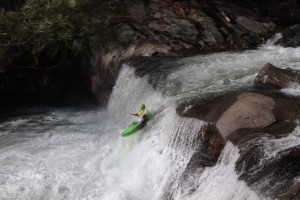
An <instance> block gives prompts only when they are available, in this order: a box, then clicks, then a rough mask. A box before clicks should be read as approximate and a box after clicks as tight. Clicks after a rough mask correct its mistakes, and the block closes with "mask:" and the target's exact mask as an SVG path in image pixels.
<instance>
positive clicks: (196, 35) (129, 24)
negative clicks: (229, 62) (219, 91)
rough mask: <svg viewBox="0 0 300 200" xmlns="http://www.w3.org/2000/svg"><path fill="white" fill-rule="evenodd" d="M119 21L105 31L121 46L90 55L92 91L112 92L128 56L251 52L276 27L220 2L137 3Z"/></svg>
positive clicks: (249, 11) (243, 6)
mask: <svg viewBox="0 0 300 200" xmlns="http://www.w3.org/2000/svg"><path fill="white" fill-rule="evenodd" d="M253 6H254V7H255V6H258V4H255V5H254V4H253ZM119 18H120V19H119V21H118V20H113V21H112V22H108V24H107V25H106V28H107V29H113V30H115V32H117V33H118V35H119V38H121V41H122V43H124V44H119V43H118V42H112V43H111V44H110V45H109V47H108V48H107V49H106V50H104V51H101V52H98V53H96V54H95V56H94V59H93V66H94V67H93V68H94V69H93V73H92V76H97V77H98V78H99V79H100V80H101V82H102V83H103V84H104V86H99V85H98V86H93V88H107V86H109V87H111V88H112V85H114V83H115V81H116V78H117V76H118V73H119V70H120V68H121V65H122V63H124V61H126V60H128V59H130V58H132V57H136V56H183V55H193V54H198V53H207V52H216V51H224V50H240V49H249V48H254V47H256V46H258V45H259V44H261V42H262V41H263V40H265V39H267V38H269V37H271V36H272V35H273V33H274V31H275V28H276V25H275V23H273V22H272V20H271V19H269V18H268V17H266V16H263V15H261V13H259V12H254V11H253V9H249V7H248V6H246V4H238V3H232V2H231V3H229V2H223V1H212V2H207V1H171V0H164V1H157V0H152V1H149V2H147V3H140V4H136V5H135V6H134V7H132V8H130V14H129V15H128V16H126V17H124V18H121V17H119ZM98 83H99V82H98ZM98 91H99V90H98ZM105 93H106V92H105ZM98 94H100V93H98ZM96 95H97V94H96ZM98 99H103V98H101V97H98Z"/></svg>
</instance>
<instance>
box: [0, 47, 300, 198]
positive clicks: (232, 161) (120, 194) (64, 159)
mask: <svg viewBox="0 0 300 200" xmlns="http://www.w3.org/2000/svg"><path fill="white" fill-rule="evenodd" d="M299 53H300V49H299V48H282V47H278V46H272V45H270V44H268V45H265V46H263V47H261V48H259V49H258V50H251V51H244V52H239V53H236V52H227V53H216V54H211V55H204V56H195V57H190V58H184V59H180V60H178V59H177V60H174V61H173V62H174V64H176V65H177V66H178V67H177V68H176V69H173V70H172V71H170V72H168V75H167V76H166V77H165V78H164V79H163V80H160V82H159V83H157V84H158V87H157V90H154V89H153V87H152V85H151V84H149V81H148V78H149V77H148V76H147V75H146V76H144V77H136V75H135V72H134V69H133V68H131V67H130V66H126V65H124V66H123V69H122V71H121V72H120V75H119V78H118V80H117V83H116V86H115V87H114V90H113V94H112V96H111V99H110V102H109V106H108V109H102V110H90V109H89V110H76V109H72V108H64V109H63V108H60V109H58V108H43V109H41V110H39V111H38V112H37V109H38V108H32V109H28V110H26V111H25V112H24V113H26V115H20V116H17V117H10V118H7V119H5V120H2V121H1V123H0V139H1V141H0V199H5V198H6V199H9V198H11V199H22V200H23V199H25V200H26V199H28V200H32V199H53V200H57V199H72V200H76V199H78V200H79V199H80V200H81V199H101V200H156V199H157V200H160V199H162V200H164V199H165V198H166V194H167V193H168V195H171V196H172V197H173V198H174V199H175V200H181V199H182V200H194V199H195V200H196V199H197V200H201V199H203V200H206V199H214V200H234V199H236V200H238V199H247V200H255V199H268V197H265V196H262V194H260V193H259V190H257V189H256V188H259V186H257V187H256V186H252V187H251V188H250V187H249V186H248V185H247V184H246V183H245V182H244V181H242V180H239V174H238V173H237V172H236V171H235V166H236V161H237V160H238V158H239V157H240V153H239V149H238V148H237V147H235V146H234V145H233V144H231V143H229V142H228V143H227V144H226V147H225V148H224V150H223V152H222V154H221V156H220V158H219V160H218V162H217V164H216V165H215V166H213V167H207V168H205V169H202V170H199V171H198V172H197V173H196V174H194V176H191V177H189V179H188V181H186V182H180V180H181V179H180V177H181V175H182V173H183V172H184V170H185V168H186V166H187V164H188V162H189V160H190V158H191V156H192V155H193V153H194V152H195V151H196V149H197V148H198V147H199V145H202V144H201V141H199V139H197V138H198V135H197V134H198V132H199V131H201V130H202V129H203V128H205V126H206V123H205V122H202V121H199V120H196V119H188V118H181V117H179V116H178V115H177V114H176V111H175V107H176V105H177V103H178V101H181V100H183V99H186V98H193V97H201V96H205V95H207V94H210V93H213V92H219V91H229V90H236V89H240V88H248V87H251V86H252V81H253V79H254V77H255V75H256V73H257V72H258V70H259V69H260V68H261V67H262V66H263V65H264V64H265V63H267V62H271V63H272V64H274V65H275V66H278V67H281V68H285V67H292V68H293V67H294V68H297V67H295V66H298V64H299V62H300V60H299V57H300V56H299V55H300V54H299ZM170 62H172V61H170ZM162 73H163V72H162ZM290 89H291V88H289V89H287V90H290ZM296 90H298V86H296ZM283 92H285V91H284V90H283ZM293 95H294V92H293ZM141 103H144V104H146V106H147V110H148V112H149V113H151V120H150V121H149V122H148V124H147V126H146V127H144V128H143V129H142V130H140V131H139V132H137V133H136V134H134V135H132V136H130V137H127V138H121V137H120V136H119V134H120V133H121V132H122V130H123V129H124V128H126V127H127V126H128V125H129V124H130V123H131V122H132V121H134V120H135V117H134V116H131V115H130V114H129V113H134V112H136V111H137V110H138V106H139V104H141ZM298 129H299V128H297V129H296V130H295V131H294V132H293V133H292V134H291V135H289V136H288V137H286V138H282V139H280V140H276V139H274V141H273V140H271V141H270V140H268V141H269V142H271V143H268V142H267V141H263V140H262V141H260V142H262V143H265V145H266V147H268V145H269V146H270V148H266V150H268V149H274V148H275V149H280V150H284V149H286V148H290V147H292V146H296V145H299V144H300V141H299V136H298V132H299V131H298ZM292 137H295V138H293V139H292ZM272 142H273V143H272ZM271 147H272V148H271ZM268 152H269V153H270V152H272V151H268ZM269 153H266V155H265V156H266V157H265V159H266V160H268V159H272V157H268V156H270V154H269ZM267 155H268V156H267ZM276 155H277V154H276ZM276 155H274V156H276ZM262 160H263V159H262Z"/></svg>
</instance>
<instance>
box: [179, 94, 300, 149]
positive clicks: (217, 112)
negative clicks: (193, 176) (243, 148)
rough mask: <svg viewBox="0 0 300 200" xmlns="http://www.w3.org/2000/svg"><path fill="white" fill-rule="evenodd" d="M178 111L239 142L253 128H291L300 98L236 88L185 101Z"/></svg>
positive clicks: (271, 130) (277, 131) (298, 112)
mask: <svg viewBox="0 0 300 200" xmlns="http://www.w3.org/2000/svg"><path fill="white" fill-rule="evenodd" d="M177 112H178V114H179V115H181V116H184V117H194V118H198V119H200V120H204V121H207V122H209V123H211V124H212V125H214V126H215V127H216V130H217V131H218V132H219V133H220V134H221V136H222V137H223V138H224V139H226V140H227V139H230V140H232V141H233V142H235V143H239V141H240V140H242V139H243V138H244V137H246V136H249V134H247V133H249V132H253V133H255V132H261V133H268V134H271V135H274V136H282V135H285V134H287V133H289V132H291V131H292V130H293V129H294V128H295V120H296V119H297V117H299V116H300V100H299V99H296V98H291V97H287V96H284V95H283V94H280V93H274V92H262V91H260V92H258V91H257V92H232V93H228V94H225V95H221V96H219V97H216V98H213V99H205V100H200V101H199V102H197V103H192V104H189V103H187V104H182V105H180V106H178V108H177Z"/></svg>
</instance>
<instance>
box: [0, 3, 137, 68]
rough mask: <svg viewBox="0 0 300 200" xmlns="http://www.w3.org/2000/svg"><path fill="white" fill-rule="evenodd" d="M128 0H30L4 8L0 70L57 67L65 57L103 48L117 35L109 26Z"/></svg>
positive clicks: (1, 21) (120, 13)
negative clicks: (20, 6) (12, 7)
mask: <svg viewBox="0 0 300 200" xmlns="http://www.w3.org/2000/svg"><path fill="white" fill-rule="evenodd" d="M128 2H130V3H132V1H122V0H63V1H62V0H28V1H27V2H26V4H25V5H24V6H23V7H22V8H21V9H20V10H17V11H4V10H1V16H0V73H1V72H3V71H5V70H7V69H9V68H34V69H38V68H49V67H56V66H59V65H61V64H62V63H63V62H64V61H65V60H67V59H66V57H67V58H68V59H72V58H74V57H76V56H78V55H81V54H82V53H83V52H86V51H95V50H99V49H103V48H104V47H105V46H106V45H107V43H108V42H109V41H112V40H116V39H117V38H118V37H117V35H116V34H115V33H113V32H111V31H109V29H107V27H108V25H109V24H110V22H111V21H112V19H115V18H116V17H115V16H116V15H124V14H125V13H126V9H127V6H128V5H129V3H128ZM116 13H117V14H116ZM45 60H46V61H47V62H45ZM49 61H51V62H49ZM45 63H48V64H45Z"/></svg>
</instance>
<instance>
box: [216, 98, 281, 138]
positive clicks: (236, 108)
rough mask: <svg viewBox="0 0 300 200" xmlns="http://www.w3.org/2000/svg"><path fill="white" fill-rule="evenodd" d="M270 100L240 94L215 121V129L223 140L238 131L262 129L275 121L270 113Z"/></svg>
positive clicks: (271, 106)
mask: <svg viewBox="0 0 300 200" xmlns="http://www.w3.org/2000/svg"><path fill="white" fill-rule="evenodd" d="M274 106H275V102H274V100H273V99H272V98H270V97H267V96H264V95H261V94H255V93H242V94H240V95H239V96H238V98H237V100H236V101H235V102H234V104H233V105H232V106H231V107H229V108H228V109H227V110H226V111H225V112H224V113H223V114H222V116H221V117H220V118H219V119H218V121H216V127H217V129H218V130H219V131H220V133H221V135H222V136H223V137H224V138H227V137H228V136H229V135H230V134H231V133H233V132H234V131H235V130H238V129H245V128H264V127H267V126H269V125H271V124H272V123H274V122H275V121H276V118H275V115H274V113H273V112H272V110H273V109H274Z"/></svg>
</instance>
